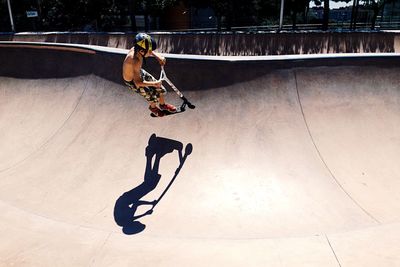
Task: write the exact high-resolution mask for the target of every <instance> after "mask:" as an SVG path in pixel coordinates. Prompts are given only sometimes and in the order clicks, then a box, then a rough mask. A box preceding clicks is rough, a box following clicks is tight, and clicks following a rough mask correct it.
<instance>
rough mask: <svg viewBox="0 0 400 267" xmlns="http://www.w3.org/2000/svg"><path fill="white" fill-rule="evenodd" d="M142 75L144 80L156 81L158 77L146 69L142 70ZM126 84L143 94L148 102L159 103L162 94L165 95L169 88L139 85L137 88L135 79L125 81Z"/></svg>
mask: <svg viewBox="0 0 400 267" xmlns="http://www.w3.org/2000/svg"><path fill="white" fill-rule="evenodd" d="M140 75H141V77H142V80H143V81H149V82H150V81H156V79H155V78H154V77H153V76H152V75H151V74H150V73H148V72H147V71H145V70H143V69H142V70H140ZM124 82H125V84H126V85H127V86H128V87H129V89H131V90H133V91H134V92H136V93H138V94H140V95H141V96H143V97H144V98H145V99H146V100H147V101H148V102H151V103H155V104H158V102H159V99H160V95H165V94H166V93H167V90H166V89H165V88H164V86H161V88H156V87H152V86H149V87H139V88H137V87H136V85H135V83H134V82H133V81H130V82H128V81H125V80H124Z"/></svg>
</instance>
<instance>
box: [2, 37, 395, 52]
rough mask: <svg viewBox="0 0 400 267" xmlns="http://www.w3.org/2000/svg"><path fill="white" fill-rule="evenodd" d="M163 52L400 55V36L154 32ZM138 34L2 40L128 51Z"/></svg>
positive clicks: (6, 38) (5, 39) (4, 39)
mask: <svg viewBox="0 0 400 267" xmlns="http://www.w3.org/2000/svg"><path fill="white" fill-rule="evenodd" d="M152 35H154V36H155V38H156V39H157V41H158V45H159V51H160V52H163V53H173V54H197V55H227V56H232V55H241V56H260V55H295V54H324V53H393V52H400V46H399V38H400V34H399V33H395V32H355V33H333V32H327V33H324V32H312V33H280V34H276V33H257V34H252V33H233V34H232V33H207V34H205V33H154V34H152ZM133 38H134V34H128V33H115V34H111V33H110V34H107V33H45V34H30V33H25V34H24V33H22V34H15V35H10V34H3V35H0V41H20V42H21V41H29V42H49V43H75V44H89V45H100V46H108V47H115V48H123V49H128V48H130V47H131V46H132V43H133Z"/></svg>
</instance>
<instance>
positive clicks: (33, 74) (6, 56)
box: [0, 42, 400, 90]
mask: <svg viewBox="0 0 400 267" xmlns="http://www.w3.org/2000/svg"><path fill="white" fill-rule="evenodd" d="M49 50H50V51H51V53H49ZM126 53H127V50H124V49H108V48H107V49H106V48H102V47H96V46H86V45H66V44H65V45H62V44H45V43H18V42H0V59H1V62H2V64H1V66H0V76H6V77H16V78H25V79H32V78H33V79H38V78H61V77H74V76H78V75H87V74H91V73H93V74H95V75H97V76H99V77H102V78H105V79H107V80H110V81H113V82H116V83H118V84H123V81H122V77H121V67H122V62H123V60H124V58H125V55H126ZM165 56H166V58H167V59H168V63H169V64H168V65H171V66H173V68H168V66H167V72H168V74H169V75H170V77H174V82H176V84H178V85H179V84H184V85H185V90H207V89H212V88H217V87H224V86H228V85H232V84H236V83H241V82H245V81H250V80H254V79H256V78H258V77H260V76H262V75H265V74H266V73H269V72H272V71H274V70H276V69H288V68H295V67H319V66H365V65H371V66H383V67H392V66H393V67H395V66H399V64H400V60H399V58H400V55H398V54H368V55H364V56H360V55H357V54H349V55H340V56H339V55H325V56H309V55H304V56H292V57H290V56H266V57H212V56H209V57H207V56H184V55H173V54H166V55H165ZM144 68H145V69H147V70H148V71H149V72H151V73H153V74H154V75H155V76H157V75H158V73H159V71H160V69H159V66H158V64H157V63H156V61H155V60H152V59H149V60H147V62H145V65H144Z"/></svg>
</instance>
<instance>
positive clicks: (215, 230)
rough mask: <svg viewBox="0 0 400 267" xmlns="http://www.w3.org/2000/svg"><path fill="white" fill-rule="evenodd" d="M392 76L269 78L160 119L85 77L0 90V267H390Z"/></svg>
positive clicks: (215, 93)
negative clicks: (129, 227) (121, 217)
mask: <svg viewBox="0 0 400 267" xmlns="http://www.w3.org/2000/svg"><path fill="white" fill-rule="evenodd" d="M169 68H173V66H169ZM399 73H400V69H399V68H382V67H373V66H364V67H316V68H296V69H286V70H275V71H271V72H268V73H266V74H265V75H263V76H260V77H258V78H256V79H253V80H250V81H247V82H243V83H238V84H233V85H230V86H227V87H223V88H215V89H213V90H204V91H188V92H185V95H186V96H187V98H189V99H190V100H191V101H192V102H193V103H194V104H196V109H194V110H187V112H185V113H182V114H178V115H173V116H168V117H165V118H161V119H160V118H152V117H150V116H149V111H148V109H147V106H146V103H145V102H144V101H143V100H142V99H141V98H140V97H139V96H137V95H134V94H132V93H131V92H129V91H128V90H127V89H126V88H125V87H123V86H121V85H117V84H115V83H112V82H109V81H106V80H104V79H102V78H100V77H97V76H94V75H86V76H80V77H74V78H63V79H39V80H23V79H14V78H8V77H2V78H1V79H0V236H1V240H2V241H1V242H0V265H1V266H399V265H400V245H399V244H400V223H399V222H400V201H399V199H400V164H399V160H398V159H399V156H400V135H399V133H400V85H399V84H400V75H399ZM235 75H240V73H237V74H235ZM170 78H171V79H173V77H170ZM168 99H169V100H171V101H172V102H174V103H176V104H179V100H178V99H177V97H176V95H174V93H173V92H171V93H170V94H169V95H168ZM153 134H155V135H156V138H160V137H161V138H163V139H157V140H158V141H159V143H157V144H156V145H154V144H153V145H151V144H150V145H149V143H151V140H152V139H151V138H152V135H153ZM153 138H154V137H153ZM179 144H180V145H179ZM189 144H191V145H192V147H193V151H192V152H191V153H190V154H188V155H186V156H187V157H186V158H185V159H186V160H185V161H184V162H183V161H182V157H183V156H184V154H185V148H186V147H187V146H188V145H189ZM166 148H170V149H171V151H164V152H163V149H164V150H165V149H166ZM151 150H152V151H153V154H154V155H155V156H154V158H153V156H152V155H153V154H151V153H150V152H146V151H151ZM179 153H181V154H179ZM149 154H151V155H149ZM157 155H159V159H158V160H159V163H160V166H159V168H158V167H155V166H154V165H155V164H156V163H155V162H156V161H157V159H156V157H157ZM149 166H150V167H149ZM178 168H179V170H178ZM177 170H178V171H177ZM176 171H177V172H176ZM156 174H160V175H161V178H160V181H159V182H158V183H157V182H155V184H153V185H155V186H154V189H153V188H151V186H147V187H145V190H147V191H146V192H145V196H144V197H143V198H141V199H142V200H146V201H153V200H157V199H158V198H159V197H160V195H161V194H162V193H163V192H166V193H165V195H164V197H163V198H162V199H161V201H160V202H159V203H158V204H157V205H156V206H155V208H154V210H153V213H152V214H151V215H147V216H144V217H142V218H139V219H137V220H136V221H138V222H140V223H141V224H142V225H145V228H144V229H140V231H139V230H138V231H137V232H136V233H134V234H133V233H132V232H131V233H127V232H126V231H125V233H124V231H123V228H122V227H121V226H120V225H119V224H118V223H117V221H116V218H115V216H114V215H115V212H116V207H117V206H118V205H116V203H117V201H118V200H119V199H121V197H122V196H125V197H126V196H129V194H127V195H124V193H125V192H130V191H131V190H134V189H138V188H139V185H141V184H142V183H145V182H144V181H145V179H147V181H149V179H150V180H151V179H156V178H157V177H156ZM174 176H175V179H174V181H173V183H172V184H171V186H170V187H169V189H168V190H167V191H164V190H165V189H166V187H167V186H168V184H169V183H170V181H171V179H172V178H173V177H174ZM152 181H153V182H154V181H155V180H152ZM142 193H143V192H142ZM128 204H129V201H128ZM150 208H151V206H141V207H139V208H138V210H137V213H135V215H138V214H140V213H145V212H146V211H148V210H149V209H150ZM127 209H128V208H127ZM121 212H123V211H121V210H120V211H119V213H121ZM132 216H133V215H132Z"/></svg>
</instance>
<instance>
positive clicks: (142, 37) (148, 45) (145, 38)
mask: <svg viewBox="0 0 400 267" xmlns="http://www.w3.org/2000/svg"><path fill="white" fill-rule="evenodd" d="M135 48H137V49H143V50H145V51H146V52H148V51H153V50H155V49H156V48H157V44H156V42H155V41H154V40H153V38H151V37H150V35H148V34H146V33H138V34H136V36H135Z"/></svg>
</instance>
